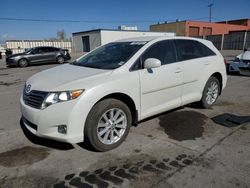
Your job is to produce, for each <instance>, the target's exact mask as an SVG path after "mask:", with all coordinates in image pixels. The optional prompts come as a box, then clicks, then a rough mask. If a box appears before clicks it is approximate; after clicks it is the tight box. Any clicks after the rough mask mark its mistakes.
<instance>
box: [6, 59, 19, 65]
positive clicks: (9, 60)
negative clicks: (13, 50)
mask: <svg viewBox="0 0 250 188" xmlns="http://www.w3.org/2000/svg"><path fill="white" fill-rule="evenodd" d="M6 65H8V66H11V65H18V62H17V61H16V60H15V59H11V58H8V57H7V58H6Z"/></svg>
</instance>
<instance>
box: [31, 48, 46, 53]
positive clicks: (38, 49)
mask: <svg viewBox="0 0 250 188" xmlns="http://www.w3.org/2000/svg"><path fill="white" fill-rule="evenodd" d="M32 53H34V54H40V53H44V49H43V48H33V51H32Z"/></svg>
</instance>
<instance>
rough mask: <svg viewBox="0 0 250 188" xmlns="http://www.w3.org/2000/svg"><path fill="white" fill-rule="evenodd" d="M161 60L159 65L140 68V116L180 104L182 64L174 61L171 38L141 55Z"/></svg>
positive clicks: (143, 60) (144, 57) (153, 113)
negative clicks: (150, 67)
mask: <svg viewBox="0 0 250 188" xmlns="http://www.w3.org/2000/svg"><path fill="white" fill-rule="evenodd" d="M147 58H156V59H159V60H160V61H161V64H162V65H161V67H158V68H153V69H141V70H140V80H141V117H142V118H146V117H149V116H152V115H155V114H158V113H161V112H164V111H166V110H169V109H172V108H175V107H178V106H180V105H181V88H182V84H183V72H182V71H183V70H182V64H179V63H177V62H176V52H175V47H174V43H173V41H172V40H166V41H161V42H158V43H156V44H154V45H153V46H151V47H149V49H148V50H146V52H145V53H144V54H143V55H142V56H141V62H142V63H144V62H145V60H146V59H147Z"/></svg>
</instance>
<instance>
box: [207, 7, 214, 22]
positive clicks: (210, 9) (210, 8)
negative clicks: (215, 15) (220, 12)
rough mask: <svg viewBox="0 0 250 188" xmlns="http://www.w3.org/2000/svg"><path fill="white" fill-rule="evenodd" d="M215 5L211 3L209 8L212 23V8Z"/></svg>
mask: <svg viewBox="0 0 250 188" xmlns="http://www.w3.org/2000/svg"><path fill="white" fill-rule="evenodd" d="M213 5H214V4H213V3H210V4H209V5H208V7H209V22H211V21H212V20H211V18H212V6H213Z"/></svg>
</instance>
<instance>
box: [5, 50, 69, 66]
mask: <svg viewBox="0 0 250 188" xmlns="http://www.w3.org/2000/svg"><path fill="white" fill-rule="evenodd" d="M70 58H71V57H70V55H69V52H68V50H65V49H61V48H55V47H46V46H41V47H34V48H30V49H27V50H26V51H24V52H23V53H19V54H13V55H9V56H8V57H6V64H7V66H13V65H15V66H20V67H27V66H28V65H32V64H40V63H49V62H57V63H60V64H62V63H64V62H65V61H68V60H70Z"/></svg>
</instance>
